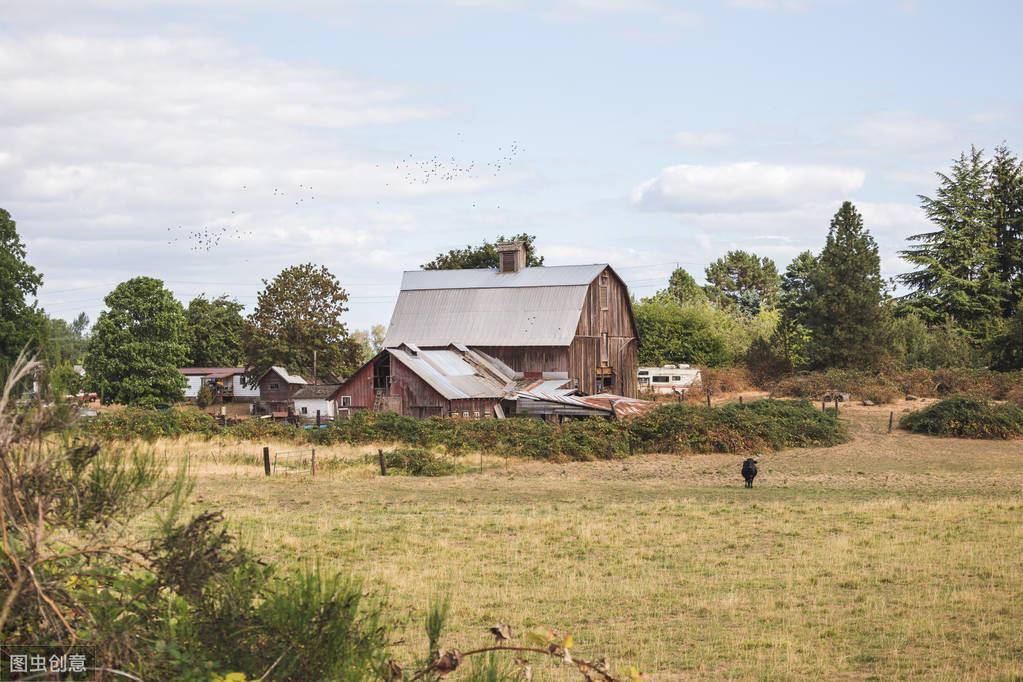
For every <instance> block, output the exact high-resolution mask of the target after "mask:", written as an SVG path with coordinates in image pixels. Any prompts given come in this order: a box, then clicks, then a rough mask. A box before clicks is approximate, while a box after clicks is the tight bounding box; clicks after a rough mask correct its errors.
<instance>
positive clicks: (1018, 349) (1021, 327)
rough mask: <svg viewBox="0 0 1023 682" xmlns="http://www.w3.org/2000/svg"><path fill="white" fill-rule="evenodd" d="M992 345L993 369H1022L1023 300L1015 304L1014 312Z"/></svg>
mask: <svg viewBox="0 0 1023 682" xmlns="http://www.w3.org/2000/svg"><path fill="white" fill-rule="evenodd" d="M992 345H993V349H992V350H993V352H992V355H993V358H992V366H993V367H994V368H995V369H1000V370H1005V371H1008V370H1014V369H1023V302H1020V303H1019V304H1018V305H1017V307H1016V314H1015V315H1013V317H1012V318H1011V319H1010V320H1009V321H1008V323H1007V324H1006V325H1005V330H1004V331H1003V332H1002V333H1001V334H999V335H998V337H996V338H995V341H994V343H993V344H992Z"/></svg>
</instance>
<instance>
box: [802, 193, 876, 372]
mask: <svg viewBox="0 0 1023 682" xmlns="http://www.w3.org/2000/svg"><path fill="white" fill-rule="evenodd" d="M806 284H807V285H808V290H809V291H808V297H807V298H808V299H809V300H808V301H807V303H806V309H805V322H804V323H805V326H806V328H807V329H808V330H809V333H810V348H809V350H810V361H811V364H812V365H813V366H814V367H817V368H824V367H857V368H860V367H872V366H876V365H877V364H878V362H879V361H881V360H882V359H883V357H884V355H885V353H886V352H887V350H888V339H889V329H888V315H887V310H886V308H885V306H884V302H885V290H884V282H883V281H882V279H881V258H880V256H879V255H878V250H877V243H876V242H875V241H874V238H873V237H872V236H870V233H869V232H868V231H867V230H866V229H865V228H864V227H863V218H862V217H861V216H860V214H859V212H858V211H857V210H856V207H855V206H853V204H852V202H849V201H846V202H844V203H843V204H842V206H841V208H839V209H838V212H837V213H835V217H834V218H833V219H832V220H831V229H830V230H829V231H828V239H827V242H826V243H825V245H824V249H823V250H822V251H821V254H820V257H819V258H817V263H816V267H814V268H813V270H812V271H811V272H810V275H809V277H808V282H807V283H806Z"/></svg>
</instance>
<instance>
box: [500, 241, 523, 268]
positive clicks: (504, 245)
mask: <svg viewBox="0 0 1023 682" xmlns="http://www.w3.org/2000/svg"><path fill="white" fill-rule="evenodd" d="M497 257H498V268H497V269H498V271H500V272H518V271H519V270H521V269H522V268H524V267H526V243H525V242H498V243H497Z"/></svg>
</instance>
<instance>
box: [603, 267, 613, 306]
mask: <svg viewBox="0 0 1023 682" xmlns="http://www.w3.org/2000/svg"><path fill="white" fill-rule="evenodd" d="M609 284H610V279H609V278H608V276H607V273H606V272H605V273H603V274H602V275H601V276H600V309H601V310H607V309H608V308H609V307H610V305H611V304H610V289H609Z"/></svg>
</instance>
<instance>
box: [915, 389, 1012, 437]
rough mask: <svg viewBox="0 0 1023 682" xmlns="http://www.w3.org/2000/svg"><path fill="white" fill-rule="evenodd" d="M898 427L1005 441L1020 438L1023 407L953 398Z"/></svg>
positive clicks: (934, 405)
mask: <svg viewBox="0 0 1023 682" xmlns="http://www.w3.org/2000/svg"><path fill="white" fill-rule="evenodd" d="M899 426H900V427H901V428H903V429H907V430H909V431H913V432H915V433H926V434H930V435H934V436H956V437H959V438H991V439H1001V440H1008V439H1011V438H1021V437H1023V407H1019V406H1017V405H1012V404H1004V405H992V404H990V403H988V402H986V401H983V400H977V399H974V398H969V397H966V396H956V397H954V398H949V399H948V400H942V401H941V402H939V403H935V404H933V405H930V406H928V407H926V408H924V409H922V410H920V411H918V412H911V413H909V414H907V415H906V416H904V417H903V418H902V419H901V420H900V421H899Z"/></svg>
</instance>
